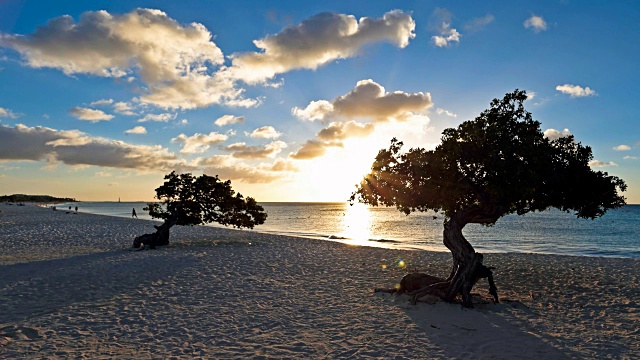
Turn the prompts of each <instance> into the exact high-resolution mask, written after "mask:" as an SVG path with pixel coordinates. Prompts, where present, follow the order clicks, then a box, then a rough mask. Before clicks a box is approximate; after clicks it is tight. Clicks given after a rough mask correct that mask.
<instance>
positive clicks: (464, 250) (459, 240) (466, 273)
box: [443, 208, 498, 307]
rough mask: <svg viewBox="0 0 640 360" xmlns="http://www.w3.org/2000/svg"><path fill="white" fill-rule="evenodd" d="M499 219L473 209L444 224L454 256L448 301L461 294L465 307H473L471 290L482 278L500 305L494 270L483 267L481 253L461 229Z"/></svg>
mask: <svg viewBox="0 0 640 360" xmlns="http://www.w3.org/2000/svg"><path fill="white" fill-rule="evenodd" d="M496 219H497V218H496V217H495V216H491V215H490V214H488V213H487V212H484V211H480V210H479V209H478V208H472V209H467V210H462V211H460V212H457V213H455V214H454V215H453V216H452V217H451V218H450V219H448V220H446V221H445V224H444V233H443V238H444V239H443V241H444V245H445V246H446V247H447V249H449V250H450V251H451V254H452V256H453V265H452V269H451V274H450V275H449V277H448V278H447V282H448V283H449V285H448V287H447V290H446V296H445V300H446V301H453V300H454V299H455V298H456V296H457V295H458V294H460V295H461V297H462V304H463V306H465V307H473V303H472V301H471V289H472V288H473V286H474V285H475V283H476V282H478V280H479V279H480V278H488V281H489V292H490V293H491V295H493V298H494V301H495V302H498V294H497V290H496V287H495V284H494V282H493V274H492V272H491V269H490V268H487V267H486V266H484V265H483V264H482V261H483V256H482V254H480V253H477V252H476V251H475V250H474V249H473V246H471V244H470V243H469V242H468V241H467V239H465V237H464V235H462V229H463V228H464V226H465V225H466V224H468V223H470V222H474V223H495V221H496Z"/></svg>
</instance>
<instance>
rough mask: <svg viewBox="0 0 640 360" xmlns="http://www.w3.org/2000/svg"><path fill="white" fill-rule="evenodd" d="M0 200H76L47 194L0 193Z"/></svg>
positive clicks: (55, 201)
mask: <svg viewBox="0 0 640 360" xmlns="http://www.w3.org/2000/svg"><path fill="white" fill-rule="evenodd" d="M0 202H37V203H68V202H78V201H77V200H76V199H74V198H58V197H54V196H49V195H25V194H13V195H0Z"/></svg>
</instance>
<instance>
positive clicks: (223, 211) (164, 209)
mask: <svg viewBox="0 0 640 360" xmlns="http://www.w3.org/2000/svg"><path fill="white" fill-rule="evenodd" d="M164 179H165V182H164V184H162V185H161V186H160V187H158V188H157V189H156V198H157V199H158V200H160V201H161V203H149V204H147V207H145V208H144V210H146V211H148V212H149V215H150V216H151V217H153V218H158V219H163V220H165V222H167V221H171V222H172V224H171V225H173V224H175V225H200V224H206V223H214V222H215V223H218V224H222V225H232V226H233V227H236V228H250V229H252V228H253V227H254V226H255V225H260V224H263V223H264V222H265V220H266V218H267V214H266V213H265V212H264V208H263V207H262V206H260V205H258V204H257V203H256V201H255V200H254V199H253V198H251V197H247V198H244V197H243V196H242V194H240V193H236V192H235V191H234V190H233V189H232V188H231V181H230V180H227V181H221V180H220V179H219V178H218V176H217V175H216V176H208V175H201V176H198V177H194V176H193V175H191V174H189V173H186V174H176V173H175V171H174V172H171V173H170V174H168V175H165V177H164Z"/></svg>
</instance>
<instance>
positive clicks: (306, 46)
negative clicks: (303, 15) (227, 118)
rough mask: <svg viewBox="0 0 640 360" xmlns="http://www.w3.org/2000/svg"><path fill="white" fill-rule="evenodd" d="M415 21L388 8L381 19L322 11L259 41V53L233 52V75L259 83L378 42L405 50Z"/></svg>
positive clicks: (314, 66) (346, 56) (347, 54)
mask: <svg viewBox="0 0 640 360" xmlns="http://www.w3.org/2000/svg"><path fill="white" fill-rule="evenodd" d="M414 29H415V22H414V21H413V19H412V18H411V15H409V14H406V13H404V12H402V11H400V10H394V11H390V12H387V13H386V14H384V15H383V17H382V18H378V19H374V18H367V17H363V18H360V19H359V20H357V19H356V18H355V17H354V16H352V15H345V14H336V13H320V14H317V15H314V16H312V17H310V18H308V19H305V20H303V21H302V23H300V24H297V25H293V26H289V27H286V28H285V29H283V30H282V31H281V32H279V33H278V34H275V35H270V36H267V37H265V38H263V39H260V40H255V41H254V44H255V45H256V47H258V48H259V49H260V50H261V52H258V53H240V54H234V55H232V56H231V58H232V60H233V66H232V67H231V68H229V69H228V70H229V73H230V74H231V77H232V78H235V79H241V80H243V81H245V82H247V83H261V82H264V81H267V80H269V79H271V78H273V77H274V76H275V75H276V74H280V73H284V72H287V71H290V70H294V69H316V68H318V67H319V66H322V65H324V64H326V63H328V62H331V61H333V60H336V59H345V58H350V57H354V56H356V55H358V54H359V53H360V51H361V49H362V48H363V47H364V46H366V45H368V44H371V43H375V42H381V41H384V42H389V43H391V44H393V45H395V46H397V47H400V48H404V47H405V46H407V45H408V44H409V40H410V39H412V38H414V37H415V34H414V32H413V31H414Z"/></svg>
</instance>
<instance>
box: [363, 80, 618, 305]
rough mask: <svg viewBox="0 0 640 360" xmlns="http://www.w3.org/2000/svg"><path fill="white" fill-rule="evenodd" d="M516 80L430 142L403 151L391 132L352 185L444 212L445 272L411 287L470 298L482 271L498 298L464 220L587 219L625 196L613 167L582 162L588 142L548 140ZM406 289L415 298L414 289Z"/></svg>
mask: <svg viewBox="0 0 640 360" xmlns="http://www.w3.org/2000/svg"><path fill="white" fill-rule="evenodd" d="M526 99H527V96H526V93H525V92H524V91H519V90H517V89H516V90H515V91H514V92H512V93H509V94H506V95H505V97H504V98H503V99H502V100H498V99H494V100H493V101H492V102H491V105H490V108H489V109H487V110H485V111H483V112H482V113H481V114H480V116H478V117H477V118H476V119H475V120H472V121H465V122H464V123H462V124H461V125H460V126H458V128H456V129H453V128H450V129H446V130H444V132H443V135H442V143H441V144H440V145H438V146H437V147H436V148H435V150H425V149H422V148H415V149H410V150H409V151H407V152H403V151H402V146H403V143H402V142H400V141H398V140H396V139H395V138H394V139H393V140H391V146H390V147H389V148H388V149H383V150H381V151H380V152H379V153H378V155H377V156H376V158H375V161H374V163H373V165H372V167H371V172H370V173H369V174H368V175H366V176H365V177H364V179H363V180H362V182H361V183H360V184H359V185H358V186H357V190H356V191H355V192H354V193H353V194H352V195H351V201H352V202H353V201H355V200H359V201H361V202H364V203H367V204H371V205H374V206H377V205H384V206H395V207H396V208H397V209H398V210H399V211H401V212H404V213H405V214H407V215H408V214H410V213H411V212H413V211H428V210H433V211H436V212H440V213H443V214H444V239H443V240H444V245H445V246H446V247H447V249H449V250H450V251H451V253H452V255H453V265H452V269H451V272H450V274H449V276H448V277H447V278H446V279H441V281H431V280H430V279H432V278H433V277H431V278H430V279H427V280H429V281H427V282H426V283H424V284H425V286H423V287H422V288H421V289H420V290H419V291H418V290H416V291H414V292H413V294H414V295H416V296H418V297H419V296H423V295H426V294H434V295H438V296H441V297H443V298H444V300H446V301H453V300H454V299H455V298H456V297H457V296H458V295H461V297H462V302H463V305H464V306H468V307H471V306H473V305H472V301H471V296H470V292H471V289H472V287H473V286H474V284H475V283H476V282H477V281H478V280H479V279H480V278H488V280H489V285H490V292H491V293H492V295H493V297H494V300H495V301H496V302H497V301H498V296H497V291H496V287H495V284H494V282H493V276H492V273H491V268H488V267H486V266H484V265H483V256H482V254H480V253H477V252H476V251H475V250H474V248H473V246H471V244H470V243H469V242H468V241H467V240H466V239H465V237H464V236H463V234H462V229H463V228H464V227H465V225H467V224H470V223H473V224H482V225H486V226H491V225H493V224H495V222H496V221H497V220H498V219H499V218H501V217H502V216H505V215H508V214H514V213H515V214H518V215H523V214H526V213H528V212H532V211H543V210H546V209H549V208H557V209H560V210H562V211H565V212H574V213H575V215H576V216H577V217H578V218H585V219H594V218H596V217H599V216H602V215H603V214H604V213H605V212H606V211H607V210H609V209H614V208H617V207H620V206H622V205H624V204H625V199H624V197H623V196H621V195H620V192H623V191H625V190H626V184H625V183H624V181H623V180H622V179H620V178H618V177H615V176H610V175H608V174H607V173H606V172H601V171H594V170H592V169H591V168H590V167H589V161H591V160H592V159H593V155H592V152H591V148H590V147H589V146H583V145H581V144H580V143H579V142H575V140H574V138H573V136H566V137H561V138H559V139H557V140H550V139H548V138H546V137H545V136H544V134H543V133H542V131H541V130H540V122H538V121H535V120H533V119H532V116H531V113H529V112H528V111H526V110H525V108H524V106H523V103H524V101H525V100H526ZM414 299H415V298H414Z"/></svg>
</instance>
